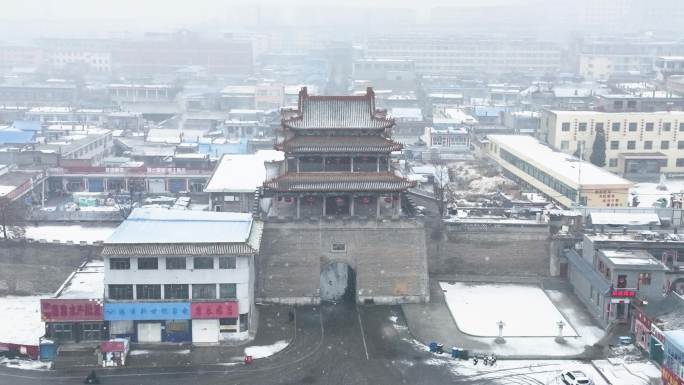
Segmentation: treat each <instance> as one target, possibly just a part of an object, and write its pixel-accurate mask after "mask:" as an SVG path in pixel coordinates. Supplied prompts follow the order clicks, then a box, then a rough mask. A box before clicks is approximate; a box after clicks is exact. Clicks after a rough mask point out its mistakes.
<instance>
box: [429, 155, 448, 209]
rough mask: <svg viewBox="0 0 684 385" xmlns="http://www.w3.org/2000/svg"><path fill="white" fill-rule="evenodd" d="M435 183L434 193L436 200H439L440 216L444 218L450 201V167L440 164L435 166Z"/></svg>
mask: <svg viewBox="0 0 684 385" xmlns="http://www.w3.org/2000/svg"><path fill="white" fill-rule="evenodd" d="M434 176H435V181H434V183H433V187H432V189H433V193H434V196H435V199H436V200H437V210H438V211H439V216H440V217H443V216H444V212H445V211H446V206H447V203H448V202H449V199H450V196H451V194H450V188H449V181H450V180H449V167H447V166H446V165H444V164H442V162H439V163H437V164H436V165H435V175H434Z"/></svg>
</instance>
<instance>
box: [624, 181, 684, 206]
mask: <svg viewBox="0 0 684 385" xmlns="http://www.w3.org/2000/svg"><path fill="white" fill-rule="evenodd" d="M658 185H659V183H637V184H635V185H634V187H632V189H630V190H629V192H630V203H631V197H632V196H635V195H636V196H637V197H638V198H639V207H653V204H654V203H655V202H656V201H657V200H658V199H660V198H665V199H666V201H667V204H668V205H669V204H670V196H671V195H672V193H681V192H684V180H666V181H665V182H664V183H663V185H664V186H665V187H666V188H667V189H666V190H659V189H658Z"/></svg>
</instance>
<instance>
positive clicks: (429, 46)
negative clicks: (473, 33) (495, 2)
mask: <svg viewBox="0 0 684 385" xmlns="http://www.w3.org/2000/svg"><path fill="white" fill-rule="evenodd" d="M365 56H366V58H369V59H371V58H373V59H401V60H411V61H413V62H414V63H415V64H414V65H415V70H416V72H417V73H420V74H440V75H454V74H462V73H488V74H502V73H511V72H524V73H530V74H547V73H556V72H558V71H559V69H560V64H561V48H560V46H559V45H557V44H555V43H551V42H546V41H538V40H485V39H475V38H473V39H457V38H438V37H433V36H419V35H418V36H416V35H414V36H407V37H382V38H371V39H369V41H368V43H367V47H366V54H365Z"/></svg>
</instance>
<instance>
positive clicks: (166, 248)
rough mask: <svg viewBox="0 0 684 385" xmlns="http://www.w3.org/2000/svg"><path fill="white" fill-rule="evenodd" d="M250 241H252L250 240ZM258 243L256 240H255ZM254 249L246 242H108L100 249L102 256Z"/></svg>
mask: <svg viewBox="0 0 684 385" xmlns="http://www.w3.org/2000/svg"><path fill="white" fill-rule="evenodd" d="M250 243H252V242H250ZM255 243H257V244H258V242H255ZM255 252H256V250H254V249H253V248H252V247H250V246H249V245H248V244H247V243H214V244H193V243H176V244H110V245H105V246H104V248H103V249H102V255H103V256H117V255H121V256H129V255H130V256H136V255H244V254H253V253H255Z"/></svg>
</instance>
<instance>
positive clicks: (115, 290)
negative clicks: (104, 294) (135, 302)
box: [109, 285, 133, 299]
mask: <svg viewBox="0 0 684 385" xmlns="http://www.w3.org/2000/svg"><path fill="white" fill-rule="evenodd" d="M109 299H133V285H109Z"/></svg>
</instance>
